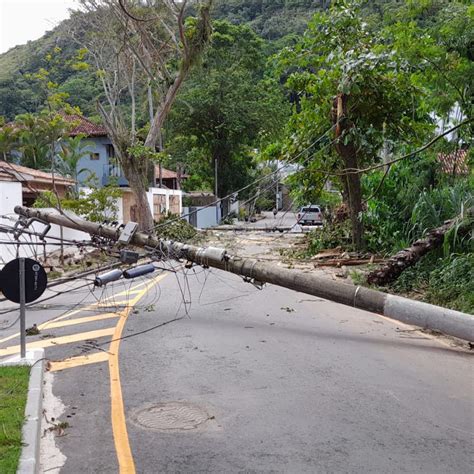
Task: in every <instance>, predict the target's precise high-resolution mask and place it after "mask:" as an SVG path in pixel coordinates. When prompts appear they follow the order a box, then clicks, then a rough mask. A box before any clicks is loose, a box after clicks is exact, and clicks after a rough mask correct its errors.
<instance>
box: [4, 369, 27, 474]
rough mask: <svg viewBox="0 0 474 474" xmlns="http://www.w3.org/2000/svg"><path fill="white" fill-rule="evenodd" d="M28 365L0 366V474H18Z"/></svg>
mask: <svg viewBox="0 0 474 474" xmlns="http://www.w3.org/2000/svg"><path fill="white" fill-rule="evenodd" d="M29 376H30V368H29V367H28V366H11V367H0V472H2V473H3V474H15V473H16V470H17V467H18V460H19V459H20V454H21V448H22V441H21V429H22V426H23V421H24V415H25V405H26V399H27V395H28V382H29Z"/></svg>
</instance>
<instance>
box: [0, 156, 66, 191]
mask: <svg viewBox="0 0 474 474" xmlns="http://www.w3.org/2000/svg"><path fill="white" fill-rule="evenodd" d="M0 181H19V182H24V181H27V182H30V183H31V185H32V186H33V187H34V183H35V182H36V183H47V184H53V175H52V174H51V173H46V172H45V171H40V170H35V169H33V168H27V167H26V166H20V165H16V164H14V163H7V162H5V161H1V160H0ZM54 182H55V183H56V184H59V185H62V186H73V185H74V183H75V181H74V180H73V179H70V178H65V177H64V176H60V175H58V174H56V173H55V174H54Z"/></svg>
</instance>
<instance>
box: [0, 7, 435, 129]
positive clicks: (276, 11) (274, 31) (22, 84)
mask: <svg viewBox="0 0 474 474" xmlns="http://www.w3.org/2000/svg"><path fill="white" fill-rule="evenodd" d="M433 1H434V2H437V1H441V0H433ZM330 3H331V0H216V1H215V6H214V11H213V16H214V18H218V19H226V20H228V21H230V22H232V23H237V24H240V23H248V24H249V25H250V26H251V27H252V28H253V29H254V30H255V31H256V32H257V34H259V35H260V36H262V37H263V38H264V39H266V40H268V41H274V40H277V39H279V38H282V37H284V36H286V35H289V34H302V33H303V31H304V30H305V28H306V24H307V22H308V20H309V19H310V18H311V16H312V15H313V14H314V13H315V12H317V11H319V10H321V9H326V8H328V7H329V6H330ZM402 4H403V2H402ZM390 8H392V9H393V8H395V9H396V8H400V2H399V1H398V0H373V1H370V2H369V1H368V2H366V3H365V9H366V12H367V18H368V19H370V17H371V16H373V15H376V17H377V18H380V16H381V15H383V12H384V11H386V10H387V9H390ZM70 29H71V20H65V21H63V22H62V23H60V24H59V25H58V26H57V27H56V28H54V29H53V30H51V31H48V32H47V33H46V34H45V35H44V36H43V37H41V38H40V39H38V40H35V41H30V42H28V43H27V44H26V45H22V46H16V47H14V48H12V49H10V50H9V51H7V52H6V53H4V54H2V55H0V115H3V116H5V117H6V118H7V120H12V119H13V118H14V117H15V116H16V115H18V114H21V113H25V112H35V111H37V110H38V108H40V107H41V106H42V99H41V95H40V94H39V91H38V90H37V89H36V88H35V85H34V83H33V81H32V80H31V79H29V78H28V74H31V73H35V72H37V71H38V70H39V69H40V68H41V67H44V68H45V69H47V70H48V71H50V70H51V68H50V67H49V65H48V64H47V62H46V60H45V56H46V55H47V54H48V53H50V52H51V51H52V50H53V49H54V48H55V47H58V48H60V52H58V53H57V56H58V57H57V58H56V59H57V61H56V64H55V67H54V72H52V77H51V79H52V80H54V81H55V82H57V83H58V84H60V85H61V86H60V91H63V92H67V93H68V94H69V96H70V97H69V99H68V101H69V102H70V103H71V105H74V106H79V107H80V108H81V110H82V111H83V113H84V114H86V115H95V114H96V110H95V102H96V100H97V98H98V97H100V95H101V86H100V84H99V83H98V81H97V78H96V77H95V75H93V74H91V73H90V72H87V71H75V70H73V69H71V68H70V66H69V65H68V63H69V62H70V60H71V59H72V58H73V56H74V54H75V51H76V50H77V49H78V46H77V44H76V43H75V42H74V41H73V40H72V39H71V38H70V36H69V30H70ZM275 47H276V48H278V44H275V45H274V48H275ZM274 48H269V51H272V50H273V49H274Z"/></svg>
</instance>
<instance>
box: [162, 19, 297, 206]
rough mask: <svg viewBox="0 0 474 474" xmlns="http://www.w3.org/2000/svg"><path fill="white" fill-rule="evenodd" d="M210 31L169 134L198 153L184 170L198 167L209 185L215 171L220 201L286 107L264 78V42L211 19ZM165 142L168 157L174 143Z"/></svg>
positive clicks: (248, 168)
mask: <svg viewBox="0 0 474 474" xmlns="http://www.w3.org/2000/svg"><path fill="white" fill-rule="evenodd" d="M213 27H214V31H213V34H212V38H211V39H212V41H211V46H210V47H209V49H208V50H207V51H206V54H205V55H204V56H203V58H202V62H201V64H200V67H198V68H196V70H195V71H194V72H193V74H191V76H190V78H189V80H188V82H187V84H186V85H185V87H183V89H182V91H181V93H180V94H179V95H178V100H177V104H176V109H175V113H174V114H172V115H173V120H172V127H171V133H172V134H173V135H175V136H174V138H175V139H179V137H181V142H182V137H188V139H187V141H188V143H189V145H190V146H189V149H192V148H194V149H196V148H198V149H200V150H201V153H200V154H199V153H193V154H189V155H188V158H189V159H188V160H186V161H185V163H184V164H185V165H186V168H187V171H191V172H192V171H194V170H195V169H196V165H199V167H200V170H199V171H200V173H201V174H202V178H204V180H205V181H207V182H211V183H212V182H214V178H215V176H214V174H215V173H216V175H217V190H216V191H217V194H218V196H219V197H224V196H226V195H228V194H229V193H231V192H233V191H235V190H236V189H238V188H240V187H242V186H244V185H245V184H246V183H247V181H248V179H249V177H250V176H251V173H252V171H253V165H254V163H253V156H254V153H253V149H255V148H260V147H261V146H263V145H265V144H266V143H268V142H269V141H271V140H273V139H275V138H276V136H277V134H278V132H280V131H281V129H282V126H283V125H284V123H285V122H286V119H287V117H288V113H289V106H288V104H287V103H286V100H285V97H284V95H283V93H282V90H281V88H280V85H279V84H278V82H277V81H275V80H272V79H270V78H268V77H266V76H265V65H266V57H265V54H264V46H265V45H264V41H263V40H262V39H261V38H259V37H258V36H257V35H256V34H255V33H254V32H253V31H252V29H251V28H250V27H249V26H246V25H232V24H231V23H229V22H227V21H222V20H216V21H215V22H214V25H213ZM169 144H170V149H171V150H170V151H171V153H172V151H173V149H176V146H175V145H176V144H175V143H173V140H170V141H169ZM203 156H204V157H205V158H207V159H205V160H204V161H205V163H202V161H201V160H202V157H203ZM195 159H197V160H199V161H200V163H199V162H198V163H195V162H194V161H193V160H195ZM178 160H182V157H180V156H179V155H178V156H177V161H178ZM215 184H216V183H215V182H214V185H215Z"/></svg>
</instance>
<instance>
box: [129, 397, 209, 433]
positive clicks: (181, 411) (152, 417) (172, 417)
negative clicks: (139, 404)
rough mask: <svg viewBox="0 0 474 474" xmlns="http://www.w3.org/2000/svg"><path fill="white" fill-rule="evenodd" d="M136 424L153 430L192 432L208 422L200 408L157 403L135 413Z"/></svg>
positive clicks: (175, 403) (179, 404)
mask: <svg viewBox="0 0 474 474" xmlns="http://www.w3.org/2000/svg"><path fill="white" fill-rule="evenodd" d="M135 420H136V422H137V423H138V424H139V425H141V426H143V427H144V428H151V429H154V430H163V431H169V430H194V429H196V428H197V427H198V426H199V425H201V424H203V423H205V422H206V421H207V420H209V415H208V414H207V413H206V412H205V411H204V410H203V409H202V408H200V407H197V406H196V405H191V404H189V403H184V402H169V403H159V404H158V405H153V406H150V407H147V408H144V409H141V410H139V411H138V412H137V414H136V416H135Z"/></svg>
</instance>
